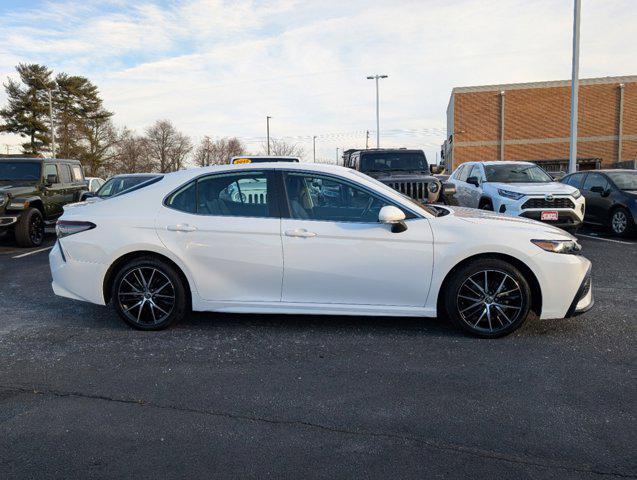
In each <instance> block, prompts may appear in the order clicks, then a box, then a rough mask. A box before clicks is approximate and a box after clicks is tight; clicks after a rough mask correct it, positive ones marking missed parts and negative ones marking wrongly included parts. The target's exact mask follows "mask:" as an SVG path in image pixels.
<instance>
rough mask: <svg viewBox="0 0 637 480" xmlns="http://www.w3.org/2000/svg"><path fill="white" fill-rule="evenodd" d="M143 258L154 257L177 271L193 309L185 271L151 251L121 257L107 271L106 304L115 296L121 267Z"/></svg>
mask: <svg viewBox="0 0 637 480" xmlns="http://www.w3.org/2000/svg"><path fill="white" fill-rule="evenodd" d="M142 257H152V258H155V259H157V260H161V261H162V262H165V263H167V264H168V265H170V266H171V267H172V268H174V269H175V271H176V272H177V274H178V275H179V277H180V278H181V281H182V282H183V285H184V288H185V289H186V298H187V299H188V308H191V307H192V288H191V286H190V281H189V280H188V277H187V276H186V274H185V273H184V271H183V269H182V268H181V267H180V266H179V265H177V263H175V262H174V261H173V260H171V259H170V258H168V257H167V256H166V255H162V254H161V253H157V252H153V251H151V250H136V251H133V252H128V253H126V254H124V255H122V256H120V257H119V258H117V259H116V260H115V261H114V262H113V263H112V264H111V266H110V267H108V270H106V273H105V274H104V281H103V284H102V292H103V295H104V303H109V302H110V300H111V296H112V294H113V291H112V290H113V280H114V279H115V276H116V275H117V272H118V271H119V269H120V267H121V266H122V265H124V264H125V263H126V262H129V261H131V260H134V259H136V258H142Z"/></svg>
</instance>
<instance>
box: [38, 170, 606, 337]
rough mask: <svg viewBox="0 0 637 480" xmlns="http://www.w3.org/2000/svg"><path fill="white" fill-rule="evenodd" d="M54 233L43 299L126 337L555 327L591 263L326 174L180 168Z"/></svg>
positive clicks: (526, 226) (490, 218) (362, 180)
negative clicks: (425, 320) (384, 327)
mask: <svg viewBox="0 0 637 480" xmlns="http://www.w3.org/2000/svg"><path fill="white" fill-rule="evenodd" d="M255 185H256V186H258V189H256V190H255V188H256V187H255ZM57 233H58V241H57V243H56V245H55V247H54V248H53V250H52V251H51V254H50V266H51V272H52V275H53V290H54V291H55V293H56V294H58V295H61V296H64V297H69V298H73V299H76V300H84V301H88V302H92V303H96V304H100V305H105V304H108V303H112V305H113V306H114V309H115V311H117V313H118V314H119V315H120V316H121V318H122V319H123V320H124V321H125V322H127V323H128V324H129V325H131V326H133V327H135V328H138V329H142V330H157V329H162V328H165V327H168V326H169V325H172V324H174V323H175V322H177V321H179V320H180V319H182V318H183V317H184V315H186V314H187V312H188V311H189V310H190V309H192V310H195V311H214V312H253V313H255V312H257V313H287V314H303V313H308V314H329V315H392V316H421V317H434V316H436V315H443V316H446V317H448V318H450V319H451V320H452V321H453V322H454V323H455V324H456V325H458V326H459V327H460V328H462V329H464V330H465V331H466V332H469V333H471V334H474V335H477V336H482V337H498V336H503V335H506V334H508V333H511V332H513V331H514V330H516V329H517V328H519V327H520V326H521V325H522V324H523V323H524V322H525V320H526V319H527V318H528V317H529V316H530V315H531V313H532V312H533V313H535V314H536V315H537V316H538V317H539V318H563V317H569V316H573V315H576V314H579V313H581V312H584V311H586V310H588V309H589V308H590V307H591V306H592V305H593V297H592V291H591V281H590V268H591V264H590V262H589V261H588V260H587V259H586V258H584V257H582V256H581V255H578V251H579V250H580V247H579V245H578V243H577V241H576V239H575V238H574V237H572V236H571V235H569V234H568V233H566V232H564V231H562V230H560V229H557V228H554V227H551V226H548V225H545V224H542V223H539V222H535V221H532V220H527V219H522V218H512V217H506V216H503V215H499V214H495V213H490V212H482V211H479V210H470V209H463V208H453V207H446V206H445V207H426V206H423V205H421V204H419V203H415V202H414V201H412V200H411V199H409V198H407V197H405V196H403V195H401V194H400V193H398V192H396V191H395V190H393V189H391V188H390V187H387V186H385V185H383V184H382V183H380V182H378V181H376V180H374V179H372V178H370V177H368V176H366V175H364V174H361V173H359V172H356V171H353V170H350V169H346V168H342V167H335V166H330V165H317V164H291V163H269V164H264V163H261V164H246V165H232V166H228V165H226V166H214V167H206V168H202V169H192V170H183V171H179V172H176V173H171V174H167V175H164V176H163V178H162V179H161V180H159V181H157V182H155V183H152V184H149V185H147V186H145V187H143V188H141V189H139V190H136V191H134V192H130V193H124V194H122V195H119V196H116V197H112V198H110V199H107V200H105V201H102V202H98V203H93V204H83V205H82V206H78V207H77V208H73V209H69V210H67V211H66V212H65V213H64V215H63V216H62V217H61V219H60V220H59V221H58V224H57Z"/></svg>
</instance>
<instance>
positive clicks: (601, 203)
mask: <svg viewBox="0 0 637 480" xmlns="http://www.w3.org/2000/svg"><path fill="white" fill-rule="evenodd" d="M561 182H562V183H566V184H568V185H572V186H573V187H577V188H579V189H580V191H581V192H582V195H584V197H585V198H586V214H585V216H584V222H585V223H592V224H596V225H604V226H606V227H608V228H609V229H610V230H611V231H612V232H613V233H614V234H615V235H620V236H624V235H628V234H630V233H634V232H635V231H636V230H637V227H636V225H635V221H636V220H637V170H594V171H588V172H577V173H572V174H570V175H567V176H565V177H564V178H562V180H561Z"/></svg>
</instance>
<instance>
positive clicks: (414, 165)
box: [361, 151, 429, 173]
mask: <svg viewBox="0 0 637 480" xmlns="http://www.w3.org/2000/svg"><path fill="white" fill-rule="evenodd" d="M385 171H394V172H395V171H400V172H413V171H419V172H427V173H429V167H428V165H427V159H426V158H425V154H424V153H423V152H400V151H398V152H374V153H363V154H361V172H385Z"/></svg>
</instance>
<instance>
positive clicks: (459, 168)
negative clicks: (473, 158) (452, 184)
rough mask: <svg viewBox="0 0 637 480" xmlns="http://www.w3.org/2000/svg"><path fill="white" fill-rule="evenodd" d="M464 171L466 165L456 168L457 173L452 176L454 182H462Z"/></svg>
mask: <svg viewBox="0 0 637 480" xmlns="http://www.w3.org/2000/svg"><path fill="white" fill-rule="evenodd" d="M463 169H464V165H460V166H459V167H458V168H456V171H455V172H453V173H452V174H451V176H452V177H453V178H454V180H460V175H462V170H463Z"/></svg>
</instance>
